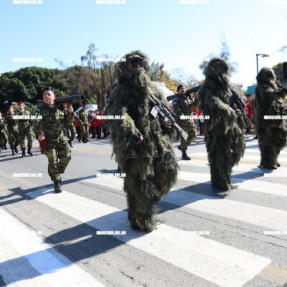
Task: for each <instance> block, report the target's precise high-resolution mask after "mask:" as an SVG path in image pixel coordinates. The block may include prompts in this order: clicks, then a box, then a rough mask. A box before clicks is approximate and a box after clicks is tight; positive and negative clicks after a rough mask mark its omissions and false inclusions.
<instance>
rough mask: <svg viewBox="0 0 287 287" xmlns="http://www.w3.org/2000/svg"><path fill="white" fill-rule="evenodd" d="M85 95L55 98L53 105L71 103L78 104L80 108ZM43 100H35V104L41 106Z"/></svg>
mask: <svg viewBox="0 0 287 287" xmlns="http://www.w3.org/2000/svg"><path fill="white" fill-rule="evenodd" d="M85 97H86V96H85V95H82V94H78V95H74V96H68V97H61V98H56V99H55V103H56V104H64V103H73V102H78V103H79V104H80V106H81V107H82V106H83V104H82V101H83V100H84V99H85ZM43 103H44V101H43V100H37V104H43Z"/></svg>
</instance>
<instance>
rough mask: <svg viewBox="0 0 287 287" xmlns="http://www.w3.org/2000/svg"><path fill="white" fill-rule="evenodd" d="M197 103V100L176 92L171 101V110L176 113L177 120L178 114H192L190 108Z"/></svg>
mask: <svg viewBox="0 0 287 287" xmlns="http://www.w3.org/2000/svg"><path fill="white" fill-rule="evenodd" d="M197 105H198V101H197V100H194V99H192V98H191V97H189V96H187V95H182V94H176V96H175V97H174V99H173V101H172V107H173V112H174V113H175V114H176V116H177V119H178V120H180V116H192V115H193V110H192V109H193V108H194V107H196V106H197Z"/></svg>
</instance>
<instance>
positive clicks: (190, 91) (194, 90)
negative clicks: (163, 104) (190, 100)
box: [166, 85, 202, 101]
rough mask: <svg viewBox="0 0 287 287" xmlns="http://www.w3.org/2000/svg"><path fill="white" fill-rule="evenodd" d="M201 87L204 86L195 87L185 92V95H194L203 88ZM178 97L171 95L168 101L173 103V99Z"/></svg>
mask: <svg viewBox="0 0 287 287" xmlns="http://www.w3.org/2000/svg"><path fill="white" fill-rule="evenodd" d="M201 86H202V85H198V86H194V87H192V88H190V89H187V90H186V92H185V95H190V94H192V93H195V92H197V91H198V90H199V89H200V88H201ZM176 95H178V94H174V95H171V96H167V97H166V99H167V100H168V101H171V100H173V99H174V98H175V96H176Z"/></svg>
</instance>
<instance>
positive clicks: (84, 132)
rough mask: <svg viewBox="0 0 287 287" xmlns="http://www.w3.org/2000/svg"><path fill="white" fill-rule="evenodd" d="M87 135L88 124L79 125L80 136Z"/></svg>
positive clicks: (84, 136) (85, 136)
mask: <svg viewBox="0 0 287 287" xmlns="http://www.w3.org/2000/svg"><path fill="white" fill-rule="evenodd" d="M88 136H89V124H82V125H81V138H82V139H83V138H84V139H87V138H88Z"/></svg>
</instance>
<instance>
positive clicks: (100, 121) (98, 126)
mask: <svg viewBox="0 0 287 287" xmlns="http://www.w3.org/2000/svg"><path fill="white" fill-rule="evenodd" d="M95 113H96V119H95V128H96V134H97V139H98V140H100V139H101V138H102V125H103V122H104V120H103V119H101V118H98V117H99V116H101V115H100V112H99V110H96V111H95Z"/></svg>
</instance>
